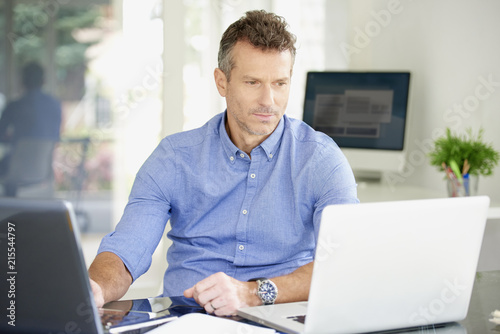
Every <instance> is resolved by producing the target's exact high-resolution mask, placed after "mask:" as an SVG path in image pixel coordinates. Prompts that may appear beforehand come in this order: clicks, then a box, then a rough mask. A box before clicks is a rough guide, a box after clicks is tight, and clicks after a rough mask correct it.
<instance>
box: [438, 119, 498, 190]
mask: <svg viewBox="0 0 500 334" xmlns="http://www.w3.org/2000/svg"><path fill="white" fill-rule="evenodd" d="M429 157H430V163H431V165H433V166H436V167H438V169H439V170H440V171H444V172H445V173H446V178H447V180H448V192H449V195H450V196H468V195H473V194H474V193H475V190H477V182H478V178H479V176H481V175H482V176H489V175H491V174H493V169H494V168H495V166H496V165H497V164H498V160H499V153H498V151H496V150H495V149H493V147H492V146H491V145H489V144H487V143H484V142H483V129H480V130H479V132H478V134H477V136H474V134H473V133H472V129H467V130H466V134H463V135H458V134H452V132H451V130H450V129H449V128H447V129H446V135H445V136H444V137H440V138H438V139H436V140H435V141H434V149H433V150H432V151H431V152H429Z"/></svg>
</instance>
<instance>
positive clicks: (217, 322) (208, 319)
mask: <svg viewBox="0 0 500 334" xmlns="http://www.w3.org/2000/svg"><path fill="white" fill-rule="evenodd" d="M148 333H151V334H162V333H168V334H173V333H182V334H185V333H203V334H211V333H213V334H225V333H228V334H229V333H245V334H271V333H276V331H275V330H274V329H269V328H264V327H258V326H252V325H249V324H245V323H242V322H238V321H234V320H230V319H224V318H220V317H216V316H212V315H208V314H202V313H190V314H186V315H183V316H181V317H180V318H178V319H176V320H174V321H171V322H169V323H166V324H164V325H161V326H159V327H157V328H155V329H153V330H152V331H150V332H148Z"/></svg>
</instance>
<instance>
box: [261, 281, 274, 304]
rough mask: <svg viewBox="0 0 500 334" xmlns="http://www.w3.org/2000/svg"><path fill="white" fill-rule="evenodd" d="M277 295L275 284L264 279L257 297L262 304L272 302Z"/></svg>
mask: <svg viewBox="0 0 500 334" xmlns="http://www.w3.org/2000/svg"><path fill="white" fill-rule="evenodd" d="M277 295H278V291H277V289H276V286H275V285H274V284H273V283H272V282H270V281H264V282H262V284H261V285H260V287H259V297H260V299H262V301H263V302H264V304H268V303H269V304H272V303H274V300H275V299H276V297H277Z"/></svg>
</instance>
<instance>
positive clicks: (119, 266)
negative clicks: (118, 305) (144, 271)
mask: <svg viewBox="0 0 500 334" xmlns="http://www.w3.org/2000/svg"><path fill="white" fill-rule="evenodd" d="M89 277H90V279H91V280H93V281H95V282H96V283H97V284H99V286H100V288H101V290H102V294H103V298H104V303H108V302H110V301H114V300H118V299H120V298H121V297H123V295H125V293H126V292H127V290H128V288H129V287H130V284H132V275H131V274H130V272H129V271H128V270H127V268H126V267H125V265H124V264H123V262H122V260H121V259H120V258H119V257H118V256H117V255H115V254H113V253H110V252H103V253H100V254H98V255H97V256H96V258H95V259H94V262H92V264H91V265H90V268H89ZM101 306H102V305H101Z"/></svg>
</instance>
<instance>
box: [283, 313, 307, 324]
mask: <svg viewBox="0 0 500 334" xmlns="http://www.w3.org/2000/svg"><path fill="white" fill-rule="evenodd" d="M287 319H291V320H293V321H297V322H300V323H301V324H304V323H305V322H306V316H305V315H293V316H291V317H287Z"/></svg>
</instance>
